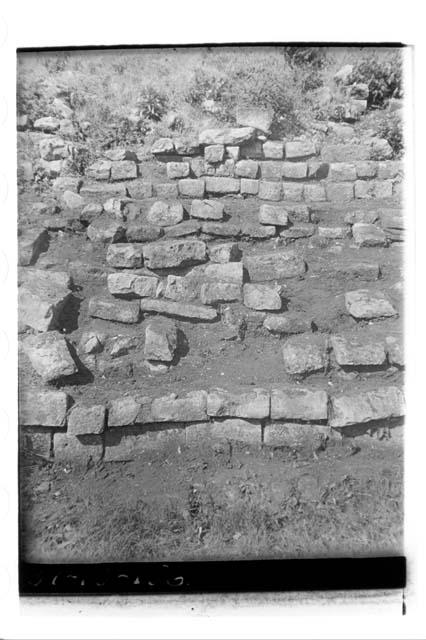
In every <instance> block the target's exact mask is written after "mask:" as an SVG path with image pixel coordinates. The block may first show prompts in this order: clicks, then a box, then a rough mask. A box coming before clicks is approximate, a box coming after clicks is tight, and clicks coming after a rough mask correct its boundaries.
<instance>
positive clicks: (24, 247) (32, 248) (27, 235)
mask: <svg viewBox="0 0 426 640" xmlns="http://www.w3.org/2000/svg"><path fill="white" fill-rule="evenodd" d="M48 241H49V234H48V233H47V231H46V229H28V230H25V231H24V232H23V233H22V234H21V235H20V236H19V240H18V256H19V261H18V264H19V265H20V266H21V267H25V266H28V265H30V264H34V262H36V261H37V258H38V257H39V255H40V253H41V251H42V250H43V249H44V247H45V246H46V245H47V243H48Z"/></svg>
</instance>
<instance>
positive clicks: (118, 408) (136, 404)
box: [108, 396, 153, 429]
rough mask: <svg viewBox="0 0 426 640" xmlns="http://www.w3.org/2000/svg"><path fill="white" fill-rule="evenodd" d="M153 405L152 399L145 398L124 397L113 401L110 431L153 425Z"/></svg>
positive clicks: (109, 411)
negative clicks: (117, 428) (133, 426)
mask: <svg viewBox="0 0 426 640" xmlns="http://www.w3.org/2000/svg"><path fill="white" fill-rule="evenodd" d="M151 403H152V400H151V398H148V397H145V396H139V397H133V396H123V397H122V398H116V399H115V400H111V401H110V403H109V410H108V429H112V428H114V427H128V426H132V425H135V424H150V423H152V422H153V418H152V415H151Z"/></svg>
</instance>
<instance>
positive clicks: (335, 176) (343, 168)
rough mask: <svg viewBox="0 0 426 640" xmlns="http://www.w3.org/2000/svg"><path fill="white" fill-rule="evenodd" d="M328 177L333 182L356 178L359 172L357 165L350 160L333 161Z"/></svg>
mask: <svg viewBox="0 0 426 640" xmlns="http://www.w3.org/2000/svg"><path fill="white" fill-rule="evenodd" d="M328 177H329V179H330V180H332V181H333V182H349V181H350V180H356V178H357V172H356V168H355V165H354V164H350V163H349V162H332V163H331V164H330V168H329V173H328Z"/></svg>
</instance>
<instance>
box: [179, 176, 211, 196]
mask: <svg viewBox="0 0 426 640" xmlns="http://www.w3.org/2000/svg"><path fill="white" fill-rule="evenodd" d="M178 189H179V193H180V195H181V196H187V197H189V198H202V197H203V196H204V192H205V189H206V184H205V180H204V178H195V179H192V178H184V179H182V180H179V182H178Z"/></svg>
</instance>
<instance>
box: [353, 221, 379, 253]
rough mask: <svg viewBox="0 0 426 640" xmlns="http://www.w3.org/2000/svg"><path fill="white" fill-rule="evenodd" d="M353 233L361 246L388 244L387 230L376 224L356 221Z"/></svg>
mask: <svg viewBox="0 0 426 640" xmlns="http://www.w3.org/2000/svg"><path fill="white" fill-rule="evenodd" d="M352 235H353V237H354V240H355V242H356V243H357V245H359V246H360V247H384V246H386V244H387V240H386V234H385V232H384V231H383V230H382V229H379V227H376V225H374V224H364V223H362V222H356V223H355V224H354V225H353V227H352Z"/></svg>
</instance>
